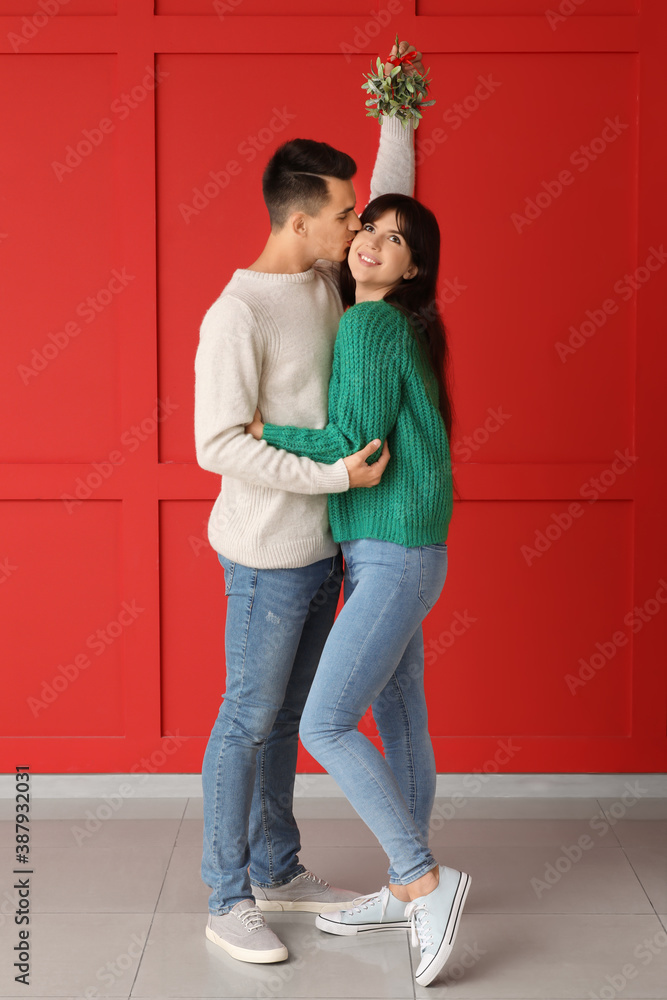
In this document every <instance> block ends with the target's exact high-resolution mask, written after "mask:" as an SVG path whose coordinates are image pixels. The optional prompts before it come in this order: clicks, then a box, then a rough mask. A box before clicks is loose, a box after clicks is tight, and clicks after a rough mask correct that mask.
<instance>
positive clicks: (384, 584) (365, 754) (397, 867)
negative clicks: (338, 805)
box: [300, 538, 447, 885]
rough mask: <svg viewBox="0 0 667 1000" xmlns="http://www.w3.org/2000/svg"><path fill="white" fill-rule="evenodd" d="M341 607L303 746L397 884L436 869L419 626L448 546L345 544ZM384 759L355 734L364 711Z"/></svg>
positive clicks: (435, 592) (438, 584)
mask: <svg viewBox="0 0 667 1000" xmlns="http://www.w3.org/2000/svg"><path fill="white" fill-rule="evenodd" d="M341 549H342V551H343V555H344V557H345V591H344V596H345V605H344V607H343V609H342V610H341V612H340V614H339V615H338V618H337V619H336V621H335V624H334V626H333V628H332V629H331V632H330V634H329V637H328V639H327V641H326V645H325V647H324V652H323V653H322V657H321V659H320V663H319V667H318V669H317V674H316V676H315V680H314V681H313V684H312V687H311V689H310V694H309V696H308V700H307V702H306V707H305V709H304V712H303V716H302V719H301V728H300V734H301V740H302V742H303V744H304V746H305V747H306V749H307V750H308V751H309V752H310V753H311V754H312V755H313V757H315V759H316V760H317V761H319V763H320V764H322V765H323V766H324V767H325V768H326V769H327V771H328V772H329V774H330V775H332V777H333V778H334V779H335V780H336V782H337V783H338V785H339V786H340V787H341V789H342V790H343V791H344V792H345V794H346V795H347V797H348V799H349V801H350V802H351V803H352V805H353V806H354V808H355V809H356V811H357V812H358V813H359V815H360V816H361V818H362V819H363V820H364V821H365V823H366V824H367V826H368V827H370V829H371V830H372V831H373V833H374V834H375V835H376V837H377V838H378V840H379V842H380V844H381V845H382V847H383V848H384V850H385V852H386V854H387V856H388V857H389V861H390V867H389V878H390V881H391V882H393V883H398V884H403V885H404V884H406V883H408V882H412V881H414V880H415V879H417V878H420V876H422V875H424V874H425V873H426V872H427V871H430V869H431V868H433V867H434V866H435V863H436V862H435V860H434V859H433V855H432V854H431V852H430V850H429V847H428V833H429V821H430V817H431V810H432V808H433V799H434V795H435V761H434V757H433V748H432V745H431V740H430V737H429V734H428V721H427V710H426V699H425V696H424V645H423V637H422V627H421V623H422V620H423V619H424V618H425V617H426V615H427V614H428V612H429V611H430V610H431V608H432V607H433V606H434V604H435V603H436V601H437V600H438V597H439V596H440V593H441V591H442V588H443V586H444V583H445V578H446V575H447V544H446V543H442V544H437V545H424V546H411V547H409V548H408V547H405V546H402V545H397V544H395V543H393V542H385V541H378V540H376V539H372V538H363V539H359V540H355V541H351V542H341ZM369 705H372V709H373V716H374V718H375V722H376V725H377V727H378V730H379V733H380V736H381V738H382V744H383V747H384V751H385V756H384V757H383V756H382V754H381V753H380V751H379V750H377V749H376V747H375V746H374V745H373V744H372V743H371V741H370V740H369V739H368V737H367V736H365V735H364V734H363V733H361V732H360V731H359V730H358V728H357V727H358V725H359V722H360V720H361V719H362V717H363V715H364V713H365V712H366V710H367V709H368V706H369Z"/></svg>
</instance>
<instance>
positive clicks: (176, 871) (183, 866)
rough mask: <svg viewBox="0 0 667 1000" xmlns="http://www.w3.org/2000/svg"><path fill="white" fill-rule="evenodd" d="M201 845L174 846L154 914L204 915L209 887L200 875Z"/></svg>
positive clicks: (209, 891)
mask: <svg viewBox="0 0 667 1000" xmlns="http://www.w3.org/2000/svg"><path fill="white" fill-rule="evenodd" d="M201 858H202V848H201V844H200V845H199V846H195V845H194V844H188V845H187V846H184V847H180V846H177V847H175V848H174V850H173V853H172V855H171V858H170V861H169V867H168V869H167V874H166V877H165V880H164V884H163V886H162V891H161V892H160V898H159V900H158V903H157V907H156V910H157V912H158V913H178V912H180V913H204V914H208V897H209V896H210V895H211V890H210V889H209V887H208V886H207V885H206V883H205V882H204V881H203V879H202V877H201Z"/></svg>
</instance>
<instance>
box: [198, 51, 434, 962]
mask: <svg viewBox="0 0 667 1000" xmlns="http://www.w3.org/2000/svg"><path fill="white" fill-rule="evenodd" d="M411 49H412V47H411V46H410V47H409V46H408V44H407V42H402V43H401V45H400V50H399V53H398V54H399V55H403V54H404V53H405V52H406V51H410V50H411ZM394 54H396V51H395V48H394V49H393V50H392V53H391V55H394ZM417 58H419V55H418V56H417ZM414 68H415V70H416V71H417V72H423V66H422V65H421V63H420V62H417V63H415V67H414ZM380 127H381V136H380V146H379V149H378V154H377V159H376V163H375V169H374V172H373V179H372V181H371V197H376V196H377V195H379V194H383V193H385V192H388V191H400V192H403V193H405V194H412V191H413V186H414V150H413V130H412V126H410V127H409V128H408V129H403V127H402V125H401V124H400V122H398V121H397V120H396V119H394V118H392V119H390V118H382V119H381V126H380ZM355 172H356V164H355V162H354V160H353V159H352V158H351V157H350V156H348V155H347V154H345V153H341V152H340V151H338V150H335V149H333V148H332V147H331V146H329V145H328V144H327V143H322V142H315V141H313V140H308V139H295V140H292V141H289V142H286V143H284V144H283V145H282V146H281V147H280V148H279V149H278V150H277V151H276V152H275V153H274V155H273V156H272V157H271V159H270V161H269V163H268V165H267V167H266V169H265V171H264V176H263V179H262V188H263V194H264V200H265V202H266V205H267V208H268V211H269V217H270V222H271V232H270V235H269V237H268V239H267V242H266V245H265V247H264V249H263V250H262V252H261V254H260V256H259V257H258V258H257V260H256V261H255V262H254V263H253V264H251V265H250V266H249V267H248V268H239V269H237V270H236V271H235V272H234V274H233V276H232V278H231V280H230V281H229V283H228V284H227V285H226V286H225V288H224V289H223V291H222V293H221V294H220V296H219V297H218V298H217V299H216V301H215V302H214V303H213V305H212V306H211V307H210V308H209V309H208V311H207V312H206V314H205V316H204V318H203V321H202V324H201V329H200V340H199V345H198V348H197V354H196V358H195V442H196V451H197V461H198V463H199V465H201V466H202V468H204V469H208V470H209V471H211V472H216V473H218V474H220V475H221V476H222V483H221V490H220V494H219V496H218V498H217V500H216V502H215V504H214V507H213V510H212V512H211V516H210V519H209V525H208V537H209V541H210V543H211V545H212V546H213V548H214V549H215V550H216V552H217V553H218V558H219V561H220V563H221V565H222V566H223V569H224V577H225V594H226V596H227V600H228V603H227V621H226V631H225V658H226V669H227V679H226V690H225V694H224V700H223V703H222V705H221V708H220V711H219V714H218V717H217V719H216V722H215V725H214V726H213V729H212V732H211V735H210V738H209V742H208V745H207V748H206V752H205V755H204V761H203V765H202V787H203V794H204V845H203V856H202V865H201V874H202V878H203V880H204V882H205V883H206V884H207V885H208V886H209V887H210V888H211V890H212V891H211V894H210V896H209V917H208V924H207V928H206V936H207V937H208V938H209V940H211V941H213V942H214V943H216V944H217V945H219V946H220V947H222V948H223V949H224V950H225V951H227V952H228V953H229V954H230V955H232V956H233V957H234V958H236V959H239V960H240V961H246V962H278V961H282V960H284V959H285V958H287V949H286V948H285V947H284V945H283V944H282V942H281V941H280V940H279V938H278V937H277V936H276V935H275V934H274V933H273V931H271V929H270V928H269V927H268V926H267V924H266V922H265V920H264V916H263V913H262V910H283V909H299V910H308V911H310V912H315V913H321V912H324V911H327V910H329V911H331V910H338V909H340V908H341V904H343V903H345V902H349V901H351V900H352V899H354V898H356V896H357V895H358V894H357V893H355V892H352V891H348V890H343V889H336V888H335V887H333V886H330V885H329V884H328V883H327V882H325V881H324V880H323V879H320V878H318V877H317V876H315V875H313V873H312V872H309V871H307V870H306V869H305V867H304V866H303V865H302V864H300V862H299V859H298V852H299V851H300V849H301V845H300V841H299V830H298V827H297V824H296V821H295V819H294V815H293V812H292V798H293V791H294V780H295V771H296V759H297V746H298V729H299V720H300V717H301V713H302V710H303V707H304V704H305V701H306V698H307V695H308V691H309V688H310V685H311V682H312V679H313V676H314V673H315V670H316V667H317V663H318V661H319V658H320V654H321V652H322V649H323V647H324V643H325V642H326V638H327V635H328V633H329V630H330V628H331V626H332V624H333V621H334V617H335V612H336V607H337V603H338V596H339V591H340V585H341V581H342V575H343V574H342V557H341V553H340V547H339V546H338V544H337V543H336V542H334V541H333V538H332V535H331V530H330V527H329V523H328V518H327V494H328V493H334V492H342V491H345V490H347V489H351V488H356V489H358V488H372V487H373V486H374V485H376V484H377V483H378V482H379V481H380V477H381V475H382V472H383V471H384V468H385V466H386V464H387V461H388V460H389V454H388V450H387V447H386V442H385V447H384V449H383V452H382V456H381V457H380V459H379V460H378V461H377V462H375V463H373V464H372V465H368V464H367V462H366V459H367V458H368V457H369V456H370V455H372V454H373V452H375V451H376V450H377V448H378V447H379V444H380V442H379V441H372V442H370V443H369V444H368V445H367V446H366V447H365V448H364V449H362V450H361V451H359V452H357V453H356V454H354V455H350V456H348V457H347V458H344V459H340V460H339V461H338V462H336V463H335V464H334V465H324V464H322V463H316V462H312V461H311V460H310V459H308V458H300V457H298V456H296V455H292V454H288V453H287V452H282V451H278V450H276V449H274V448H271V447H270V446H269V445H268V444H267V443H266V442H265V441H256V440H255V439H254V438H253V437H252V436H251V435H249V434H245V433H244V430H245V425H246V424H249V423H250V422H251V421H252V419H253V416H254V413H255V410H256V409H257V408H259V409H260V410H261V412H262V415H263V416H264V418H265V419H267V420H269V421H272V422H274V423H290V424H297V425H301V426H304V427H324V426H325V425H326V423H327V413H328V405H327V404H328V384H329V379H330V376H331V368H332V360H333V346H334V340H335V336H336V331H337V328H338V322H339V319H340V317H341V315H342V312H343V306H342V302H341V298H340V293H339V290H338V267H339V264H340V262H341V261H343V260H344V259H345V256H346V254H347V251H348V248H349V245H350V243H351V242H352V239H353V238H354V235H355V233H356V232H357V231H358V230H359V229H360V225H361V224H360V222H359V218H358V216H357V214H356V212H355V204H356V196H355V192H354V187H353V184H352V180H351V178H352V177H353V175H354V173H355Z"/></svg>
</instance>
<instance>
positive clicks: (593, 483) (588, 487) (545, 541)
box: [521, 448, 638, 566]
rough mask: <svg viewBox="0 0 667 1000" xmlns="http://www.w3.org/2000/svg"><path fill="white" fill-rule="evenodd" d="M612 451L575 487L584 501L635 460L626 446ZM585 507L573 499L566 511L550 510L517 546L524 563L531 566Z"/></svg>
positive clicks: (593, 498)
mask: <svg viewBox="0 0 667 1000" xmlns="http://www.w3.org/2000/svg"><path fill="white" fill-rule="evenodd" d="M614 454H615V455H616V458H615V459H614V461H613V462H612V463H611V465H610V467H609V468H608V469H604V470H603V471H602V472H601V473H600V475H599V476H591V477H590V479H587V480H586V482H585V483H583V484H582V485H581V486H580V487H579V494H580V496H582V497H584V498H585V499H586V502H587V503H588V504H594V503H597V501H598V500H599V499H600V497H601V496H604V494H605V493H606V492H607V491H608V490H609V489H611V487H612V486H613V485H614V483H615V482H616V481H617V480H618V479H619V477H620V476H622V475H624V474H625V473H626V472H627V471H628V469H630V468H632V466H633V465H634V464H635V462H636V461H638V456H637V455H631V454H630V451H629V449H628V448H626V449H625V451H624V452H621V451H619V449H618V448H617V449H616V451H615V452H614ZM588 509H589V508H588V507H585V506H583V505H582V504H580V503H579V501H578V500H575V501H573V502H572V503H571V504H569V505H568V508H567V511H563V512H562V513H560V514H552V515H551V517H550V518H549V523H548V524H547V526H546V527H545V528H544V530H542V529H537V530H536V531H535V538H534V540H533V544H532V545H522V546H521V555H522V556H523V558H524V559H525V561H526V565H527V566H532V565H533V563H534V562H535V560H536V559H540V558H541V557H542V556H543V555H544V554H545V552H548V551H549V549H550V548H551V546H552V545H553V544H554V542H557V541H558V540H559V539H560V538H562V537H563V535H564V534H565V532H566V531H569V530H570V528H571V527H572V525H573V524H574V522H575V520H578V519H579V518H580V517H582V516H583V514H584V513H585V512H586V511H587V510H588Z"/></svg>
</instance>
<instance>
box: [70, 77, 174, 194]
mask: <svg viewBox="0 0 667 1000" xmlns="http://www.w3.org/2000/svg"><path fill="white" fill-rule="evenodd" d="M145 69H146V73H145V74H144V76H143V77H142V80H141V83H138V84H135V86H134V87H132V89H131V90H130V92H129V93H127V92H124V93H122V94H121V95H120V97H115V98H114V99H113V101H112V102H111V105H110V107H109V111H110V113H111V114H112V115H115V117H116V120H115V121H114V119H113V118H109V117H107V116H105V117H104V118H100V120H99V121H98V122H97V124H96V125H94V126H93V127H92V128H84V129H82V131H81V138H80V139H78V140H77V141H76V145H72V144H69V145H67V146H66V147H65V155H64V157H63V162H61V161H60V160H52V161H51V169H52V170H53V172H54V174H55V176H56V178H57V179H58V181H59V182H60V183H61V184H62V182H63V179H64V178H65V177H66V176H68V175H70V174H72V173H74V171H75V170H76V168H77V167H79V166H81V164H82V163H83V161H84V160H87V159H88V157H89V156H90V155H91V154H92V153H93V152H94V151H95V150H96V149H99V147H100V146H101V145H102V143H103V142H104V140H105V138H106V137H107V136H108V135H111V133H112V132H114V131H115V130H116V125H117V124H118V122H119V121H120V122H123V121H125V120H126V119H127V118H129V116H130V114H131V113H132V111H134V110H135V109H136V108H138V107H139V105H140V104H143V102H144V101H145V100H146V98H147V97H148V95H149V94H150V93H152V92H153V91H154V90H155V88H156V87H157V86H158V85H159V84H160V83H162V81H163V80H164V79H166V77H168V76H169V73H167V71H166V70H161V69H156V68H155V67H154V66H146V67H145Z"/></svg>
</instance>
